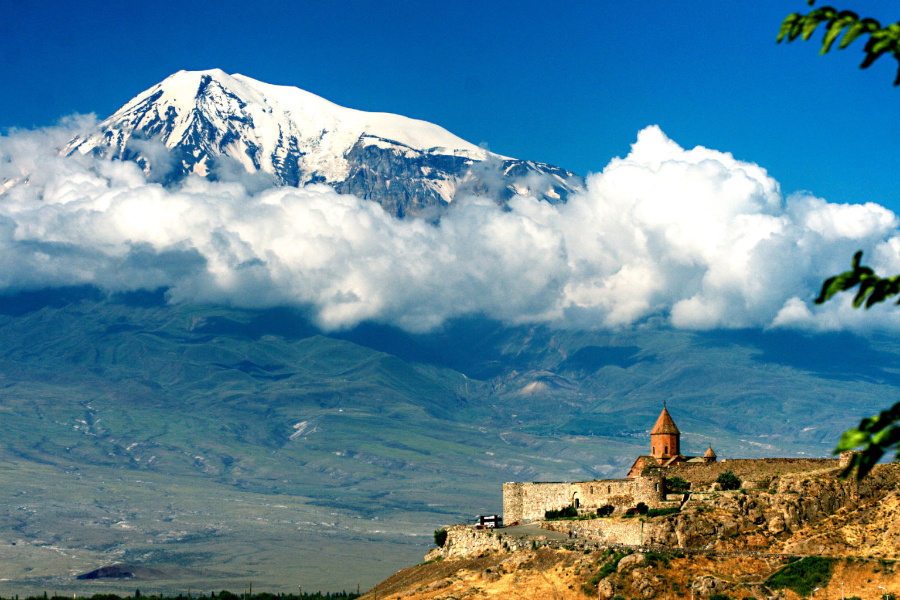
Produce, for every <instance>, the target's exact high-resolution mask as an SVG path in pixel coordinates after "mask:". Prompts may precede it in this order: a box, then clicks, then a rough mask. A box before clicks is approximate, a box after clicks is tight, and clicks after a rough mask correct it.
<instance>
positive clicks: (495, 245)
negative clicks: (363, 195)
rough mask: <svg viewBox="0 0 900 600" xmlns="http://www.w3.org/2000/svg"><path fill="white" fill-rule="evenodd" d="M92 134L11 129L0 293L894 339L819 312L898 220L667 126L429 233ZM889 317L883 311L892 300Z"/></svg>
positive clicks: (2, 174) (428, 227)
mask: <svg viewBox="0 0 900 600" xmlns="http://www.w3.org/2000/svg"><path fill="white" fill-rule="evenodd" d="M84 125H85V122H84V121H83V120H82V121H78V120H73V121H71V122H69V123H66V124H64V125H63V126H60V127H58V128H53V129H47V130H40V131H20V132H12V133H10V134H9V135H7V136H3V137H0V186H2V187H0V190H4V191H3V192H2V195H0V293H2V294H11V293H15V292H18V291H22V290H31V289H39V288H45V287H53V286H66V285H81V284H90V285H95V286H97V287H99V288H101V289H104V290H107V291H109V292H120V291H130V290H136V289H156V288H159V287H166V288H168V299H169V301H170V302H204V303H206V302H213V303H221V304H228V305H233V306H240V307H254V308H255V307H266V306H275V305H285V304H288V305H297V306H302V307H305V308H308V309H309V310H310V311H311V313H312V314H313V315H315V318H316V319H317V321H318V323H319V325H320V326H322V327H323V328H325V329H337V328H343V327H350V326H353V325H355V324H358V323H360V322H362V321H366V320H372V321H378V322H383V323H390V324H393V325H397V326H399V327H402V328H404V329H406V330H409V331H426V330H429V329H433V328H435V327H438V326H440V325H441V324H442V323H443V322H444V321H446V320H447V319H450V318H453V317H457V316H462V315H468V314H482V315H486V316H488V317H492V318H497V319H501V320H503V321H506V322H509V323H529V322H545V323H550V324H553V325H556V326H561V327H570V326H571V327H607V328H616V327H626V326H630V325H633V324H635V323H639V322H641V321H643V320H646V319H648V318H663V319H666V320H668V321H669V322H670V324H671V325H672V326H674V327H679V328H687V329H713V328H735V327H790V328H802V329H818V330H824V329H856V330H858V329H871V328H897V326H898V325H900V316H898V315H897V312H898V311H891V310H890V309H887V310H873V311H869V312H868V313H865V312H862V311H854V310H852V309H851V308H850V307H849V298H840V299H838V300H835V301H832V302H830V303H828V304H826V305H825V306H822V307H818V306H813V305H812V303H811V300H812V298H813V297H814V296H815V294H816V292H817V291H818V287H819V285H821V281H822V280H823V279H824V278H825V277H827V276H828V275H831V274H834V273H837V272H839V271H843V270H845V269H846V268H848V266H849V261H850V257H851V256H852V254H853V252H855V251H856V250H858V249H863V250H864V251H865V252H866V260H867V262H868V263H869V264H872V266H873V267H875V268H876V269H877V270H879V271H880V272H883V273H894V272H897V271H900V237H898V219H897V216H896V215H894V214H893V213H892V212H891V211H889V210H887V209H886V208H884V207H882V206H879V205H876V204H864V205H838V204H831V203H828V202H826V201H825V200H822V199H820V198H815V197H812V196H809V195H796V196H793V197H789V198H787V199H785V198H783V197H782V195H781V193H780V190H779V186H778V183H777V182H776V181H775V180H774V179H772V178H771V177H769V175H768V174H767V173H766V171H765V169H763V168H761V167H759V166H758V165H754V164H751V163H746V162H742V161H739V160H736V159H735V158H734V157H732V156H731V155H730V154H727V153H722V152H717V151H714V150H709V149H706V148H702V147H698V148H694V149H692V150H684V149H682V148H681V147H679V146H678V145H677V144H676V143H675V142H674V141H672V140H670V139H668V138H667V137H666V136H665V135H664V134H663V132H662V131H660V130H659V128H657V127H648V128H646V129H644V130H643V131H641V132H640V133H639V134H638V139H637V142H636V143H635V144H634V145H633V146H632V150H631V152H630V153H629V154H628V156H626V157H624V158H616V159H614V160H612V161H611V162H610V163H609V164H608V165H607V166H606V167H605V168H604V169H603V170H602V171H601V172H599V173H597V174H594V175H591V176H590V177H588V179H587V187H586V190H585V191H584V193H582V194H578V195H575V196H572V197H570V198H569V201H568V203H566V204H561V205H556V206H553V205H550V204H548V203H546V202H541V201H538V200H535V199H533V198H530V197H523V196H517V197H514V198H513V199H512V200H511V201H510V202H509V204H508V206H507V207H506V208H505V209H504V208H501V207H499V206H498V205H497V204H496V203H494V202H493V201H492V200H490V199H487V198H478V197H474V196H472V197H463V198H457V199H456V200H455V201H454V202H453V204H452V206H451V208H450V209H449V210H447V211H445V212H444V214H443V215H442V217H441V219H440V221H439V222H438V223H437V224H431V223H428V222H425V221H423V220H418V219H407V220H398V219H396V218H394V217H392V216H390V215H389V214H387V213H385V212H384V211H382V209H381V207H380V206H379V205H377V204H375V203H373V202H369V201H365V200H360V199H358V198H356V197H354V196H351V195H341V194H338V193H336V192H335V191H334V190H333V189H331V188H329V187H327V186H324V185H311V186H307V187H305V188H299V189H298V188H289V187H272V186H271V185H269V183H270V182H269V180H266V179H261V178H253V177H251V176H244V177H241V178H237V177H235V178H231V179H233V181H231V182H210V181H206V180H204V179H200V178H196V177H189V178H188V179H187V180H185V181H184V182H183V183H182V184H180V185H179V186H176V187H170V188H166V187H163V186H162V185H160V184H158V183H155V182H154V181H148V179H147V178H146V177H145V175H144V174H143V173H142V172H141V170H140V169H139V168H138V167H137V166H136V165H134V164H132V163H128V162H110V161H104V160H99V159H95V158H91V157H83V156H75V157H70V158H65V157H61V156H59V154H58V152H57V151H56V148H58V147H59V146H60V145H62V144H63V143H64V142H65V141H67V139H68V138H69V137H70V136H71V135H72V131H73V130H74V129H75V128H77V127H83V126H84ZM882 308H883V307H882Z"/></svg>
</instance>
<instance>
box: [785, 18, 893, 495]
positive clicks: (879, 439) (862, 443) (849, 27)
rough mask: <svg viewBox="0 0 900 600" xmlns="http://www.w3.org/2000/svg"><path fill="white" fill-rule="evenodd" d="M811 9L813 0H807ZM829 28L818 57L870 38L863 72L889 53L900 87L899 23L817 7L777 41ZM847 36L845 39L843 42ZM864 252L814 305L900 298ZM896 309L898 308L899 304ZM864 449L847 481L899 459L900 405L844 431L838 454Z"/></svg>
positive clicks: (788, 22)
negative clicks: (891, 455)
mask: <svg viewBox="0 0 900 600" xmlns="http://www.w3.org/2000/svg"><path fill="white" fill-rule="evenodd" d="M807 4H809V5H810V6H813V5H815V0H807ZM823 23H824V24H825V36H824V37H823V38H822V49H821V50H820V51H819V54H827V53H828V52H829V51H831V49H832V48H833V47H834V43H835V42H836V41H837V40H838V38H840V42H839V43H838V49H839V50H844V49H845V48H847V47H848V46H849V45H850V44H852V43H853V42H854V41H856V40H857V39H859V38H860V37H864V36H867V37H868V39H867V40H866V45H865V46H864V47H863V52H864V53H865V55H866V56H865V58H864V59H863V61H862V64H860V65H859V66H860V68H861V69H868V68H869V67H871V66H872V64H873V63H874V62H875V61H876V60H878V59H879V58H881V57H882V56H884V55H885V54H891V55H893V56H894V59H896V60H897V64H898V68H897V76H896V77H895V78H894V85H895V86H896V85H900V22H898V23H893V24H891V25H888V26H886V27H882V26H881V23H880V22H878V21H877V20H876V19H872V18H868V17H866V18H860V16H859V15H858V14H857V13H855V12H853V11H850V10H842V11H839V10H837V9H836V8H834V7H832V6H823V7H822V8H816V9H814V10H812V11H810V12H809V13H807V14H801V13H792V14H790V15H788V16H787V18H785V20H784V22H782V24H781V30H780V31H779V32H778V38H777V40H776V41H777V42H778V43H781V42H782V41H783V40H785V39H787V41H788V42H793V41H794V40H796V39H798V38H800V39H803V40H804V41H809V39H810V38H811V37H812V35H813V33H815V31H816V29H817V28H818V27H819V25H821V24H823ZM842 34H843V37H842ZM861 261H862V251H859V252H857V253H856V254H855V255H854V256H853V261H852V263H851V268H850V270H849V271H845V272H844V273H841V274H840V275H835V276H834V277H829V278H828V279H826V280H825V282H824V283H823V284H822V291H821V292H820V293H819V297H818V298H816V304H823V303H825V302H827V301H828V300H829V299H831V298H832V297H834V296H835V295H836V294H838V293H840V292H845V291H849V290H852V289H853V288H856V287H857V286H859V289H858V290H857V292H856V296H855V297H854V298H853V308H859V307H861V306H864V307H865V308H866V309H869V308H871V307H872V306H874V305H875V304H879V303H881V302H884V301H886V300H888V299H889V298H893V297H894V296H897V295H898V294H900V275H894V276H892V277H880V276H878V275H876V274H875V272H874V271H873V270H872V269H870V268H869V267H865V266H862V265H861V264H860V263H861ZM896 304H900V300H898V301H897V303H896ZM857 448H862V451H861V452H859V453H857V454H854V455H853V459H852V460H851V462H850V464H849V465H848V466H847V468H846V469H845V470H844V472H843V473H842V476H844V477H846V476H847V475H849V474H850V473H851V472H853V471H854V470H855V472H856V477H857V478H858V479H862V478H863V477H865V476H866V475H867V474H868V473H869V472H870V471H871V470H872V468H873V467H874V466H875V465H876V464H878V461H879V460H881V458H882V457H883V456H884V455H885V453H886V452H888V451H889V450H890V449H891V448H894V449H896V450H897V456H896V458H895V460H900V402H898V403H896V404H894V406H892V407H891V408H889V409H888V410H885V411H882V412H881V413H880V414H878V415H875V416H873V417H869V418H866V419H863V420H862V421H860V423H859V425H858V426H857V427H855V428H853V429H849V430H847V431H845V432H844V434H843V435H842V436H841V439H840V441H839V442H838V445H837V448H835V449H834V453H835V454H839V453H841V452H845V451H849V450H855V449H857Z"/></svg>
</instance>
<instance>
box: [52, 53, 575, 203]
mask: <svg viewBox="0 0 900 600" xmlns="http://www.w3.org/2000/svg"><path fill="white" fill-rule="evenodd" d="M154 141H156V144H154ZM159 142H161V143H162V144H163V145H164V146H165V148H166V149H168V150H169V152H168V153H165V152H160V151H159V149H160V148H161V147H160V145H159ZM66 152H67V153H69V154H71V153H74V152H80V153H82V154H87V153H94V154H96V155H98V156H103V157H106V158H113V159H122V160H134V161H136V162H137V163H138V164H140V165H141V167H142V168H143V169H144V170H145V172H147V173H151V172H152V173H154V174H155V175H156V176H157V177H158V178H163V179H165V180H166V181H177V180H178V179H181V178H183V177H184V176H186V175H189V174H194V175H200V176H204V177H209V178H212V179H216V178H220V177H221V176H222V173H223V170H224V169H229V168H231V170H233V167H234V165H235V163H237V164H238V165H240V167H241V168H243V170H245V171H247V172H249V173H253V172H257V171H261V172H264V173H269V174H271V175H273V176H274V177H275V180H276V181H277V183H279V184H281V185H291V186H301V185H305V184H308V183H326V184H328V185H331V186H332V187H334V188H335V189H336V190H337V191H339V192H341V193H351V194H355V195H357V196H359V197H361V198H366V199H370V200H374V201H376V202H379V203H380V204H381V205H382V206H383V207H384V208H385V210H388V211H390V212H392V213H394V214H395V215H397V216H401V217H402V216H404V215H407V214H417V213H419V212H421V211H422V210H423V209H424V208H426V207H429V206H435V205H442V204H446V203H448V202H450V201H452V200H453V198H454V196H455V195H456V193H457V192H459V191H461V190H469V191H473V192H476V193H489V194H490V195H492V196H494V197H495V198H497V199H498V200H499V201H503V200H506V199H508V198H510V197H512V196H513V195H514V194H525V195H533V196H537V197H540V198H543V199H546V200H548V201H551V202H559V201H565V199H566V196H567V195H568V194H569V193H570V192H572V191H573V190H575V189H578V188H579V187H581V185H582V183H583V181H582V179H581V178H580V177H578V176H577V175H575V174H574V173H571V172H569V171H566V170H564V169H561V168H559V167H554V166H552V165H547V164H544V163H538V162H533V161H523V160H516V159H512V158H508V157H505V156H500V155H497V154H493V153H491V152H488V151H487V150H485V149H483V148H480V147H478V146H475V145H474V144H471V143H469V142H467V141H465V140H463V139H461V138H459V137H457V136H455V135H453V134H452V133H450V132H449V131H447V130H446V129H444V128H442V127H439V126H437V125H434V124H432V123H428V122H426V121H419V120H416V119H410V118H407V117H403V116H400V115H394V114H389V113H370V112H363V111H358V110H353V109H349V108H344V107H341V106H338V105H336V104H333V103H332V102H329V101H327V100H325V99H324V98H320V97H319V96H316V95H314V94H311V93H309V92H306V91H303V90H301V89H298V88H294V87H287V86H276V85H270V84H267V83H262V82H260V81H256V80H254V79H251V78H249V77H245V76H244V75H228V74H227V73H224V72H223V71H221V70H218V69H212V70H209V71H179V72H178V73H175V74H174V75H172V76H170V77H168V78H167V79H165V80H164V81H162V82H161V83H159V84H157V85H155V86H153V87H152V88H150V89H148V90H146V91H144V92H143V93H141V94H139V95H138V96H136V97H135V98H134V99H133V100H131V101H130V102H128V103H127V104H126V105H125V106H123V107H122V108H120V109H119V110H118V111H116V113H115V114H113V115H112V116H111V117H109V118H108V119H106V120H105V121H103V122H102V123H100V124H99V126H98V127H97V128H96V129H95V130H94V131H93V132H91V133H89V134H88V135H86V136H85V137H79V138H76V139H74V140H72V142H70V144H69V145H68V147H67V149H66ZM229 163H230V166H229Z"/></svg>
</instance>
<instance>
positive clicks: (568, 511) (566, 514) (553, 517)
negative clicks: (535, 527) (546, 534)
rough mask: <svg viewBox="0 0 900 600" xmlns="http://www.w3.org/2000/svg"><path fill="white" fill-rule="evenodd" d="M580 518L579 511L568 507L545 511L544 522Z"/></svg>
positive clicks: (570, 506)
mask: <svg viewBox="0 0 900 600" xmlns="http://www.w3.org/2000/svg"><path fill="white" fill-rule="evenodd" d="M577 516H578V509H577V508H575V507H574V506H572V505H571V504H570V505H569V506H566V507H565V508H560V509H559V510H547V511H544V520H545V521H557V520H560V519H571V518H575V517H577Z"/></svg>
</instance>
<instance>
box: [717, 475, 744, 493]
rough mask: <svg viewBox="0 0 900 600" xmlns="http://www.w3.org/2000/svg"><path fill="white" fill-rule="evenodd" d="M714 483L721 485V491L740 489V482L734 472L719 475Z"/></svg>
mask: <svg viewBox="0 0 900 600" xmlns="http://www.w3.org/2000/svg"><path fill="white" fill-rule="evenodd" d="M716 483H718V484H719V485H721V486H722V489H723V490H739V489H740V488H741V480H740V479H739V478H738V476H737V475H735V474H734V471H725V472H724V473H719V476H718V477H716Z"/></svg>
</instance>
